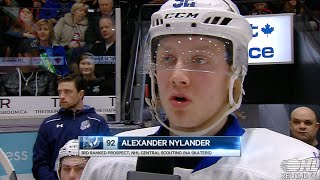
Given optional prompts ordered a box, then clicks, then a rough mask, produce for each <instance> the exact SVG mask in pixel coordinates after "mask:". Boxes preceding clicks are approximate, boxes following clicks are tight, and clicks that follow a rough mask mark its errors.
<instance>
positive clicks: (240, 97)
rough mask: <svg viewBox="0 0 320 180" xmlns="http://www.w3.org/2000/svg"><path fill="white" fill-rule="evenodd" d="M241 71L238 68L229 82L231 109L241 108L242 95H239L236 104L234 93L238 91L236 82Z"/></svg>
mask: <svg viewBox="0 0 320 180" xmlns="http://www.w3.org/2000/svg"><path fill="white" fill-rule="evenodd" d="M240 71H241V69H240V68H236V70H235V71H234V73H233V74H232V76H231V77H230V81H229V104H230V107H233V106H240V102H241V100H242V95H241V94H240V95H239V99H238V102H236V101H235V99H234V92H235V90H236V87H235V83H236V80H237V79H238V78H239V73H240ZM237 88H238V87H237ZM239 88H240V89H242V88H241V87H239ZM241 93H242V92H241Z"/></svg>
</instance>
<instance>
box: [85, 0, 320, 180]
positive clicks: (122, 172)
mask: <svg viewBox="0 0 320 180" xmlns="http://www.w3.org/2000/svg"><path fill="white" fill-rule="evenodd" d="M184 2H186V1H184ZM188 2H190V4H186V6H188V7H185V6H184V5H185V4H184V3H182V1H179V2H178V1H175V0H168V1H167V2H166V3H165V4H164V5H162V7H161V8H160V10H159V11H157V12H155V13H154V14H153V15H152V16H151V24H152V23H154V24H153V25H151V26H150V28H149V31H148V34H149V36H148V40H147V41H146V42H145V43H146V44H145V48H144V49H141V51H142V52H144V53H145V54H144V59H143V62H144V65H145V66H143V68H142V69H144V70H145V71H146V73H148V74H149V75H150V78H151V91H152V93H151V97H152V98H150V99H146V100H147V103H148V105H149V106H150V107H151V109H152V111H153V113H152V114H153V115H154V117H155V118H156V119H157V120H158V122H159V123H161V126H160V127H152V128H144V129H140V130H133V131H129V132H125V133H124V134H126V136H128V135H132V136H134V135H137V134H140V135H143V134H144V135H151V136H241V144H240V146H241V156H239V157H138V158H136V157H123V158H122V157H106V158H102V157H99V158H95V157H92V158H90V160H89V161H88V163H87V166H86V168H85V170H84V171H83V174H82V177H81V179H82V180H87V179H90V180H100V179H103V180H107V179H114V180H124V179H126V174H127V172H128V171H131V170H136V171H142V172H151V173H167V174H175V175H179V176H180V177H181V179H182V180H191V179H192V180H212V179H215V180H230V179H232V180H235V179H246V180H247V179H248V180H271V179H272V180H275V179H277V180H278V179H282V178H283V174H287V173H286V171H283V169H286V167H285V165H286V162H287V160H292V159H298V160H300V159H307V158H314V159H316V158H318V156H319V152H318V150H317V149H316V148H314V147H311V146H309V145H306V144H305V143H303V142H301V141H299V140H297V139H294V138H291V137H288V136H285V135H283V134H280V133H276V132H274V131H271V130H268V129H265V128H252V129H243V128H241V127H240V125H239V122H238V119H237V118H236V117H234V116H233V115H231V113H233V112H234V111H236V110H237V109H238V108H239V107H240V105H241V101H242V95H243V93H244V89H243V82H244V78H245V75H246V73H247V67H248V44H249V42H250V40H251V39H252V28H251V26H250V24H249V22H248V21H247V20H246V19H245V17H243V16H241V15H239V10H238V8H237V7H236V6H235V4H233V3H232V1H231V0H197V1H196V3H193V2H194V1H188ZM181 12H188V13H189V14H193V15H195V14H196V17H195V16H193V17H191V16H190V17H185V18H181V16H178V15H177V14H180V13H181ZM168 14H170V15H172V16H171V18H166V17H168ZM175 15H177V16H175ZM215 17H223V18H224V19H227V22H226V21H225V20H224V22H223V21H222V20H221V22H220V21H219V22H218V23H217V24H216V23H211V22H215ZM158 105H161V106H158ZM162 108H163V109H164V111H165V114H166V116H167V119H166V121H165V122H163V121H161V120H160V117H159V110H161V109H162ZM122 135H123V134H122ZM284 147H285V148H284ZM281 162H284V163H283V164H284V167H283V166H282V165H281ZM281 167H283V168H281ZM319 172H320V170H319V169H316V170H315V172H314V173H313V172H312V173H311V172H304V173H306V176H308V177H311V175H313V174H316V177H315V179H317V178H318V179H319V178H320V174H319Z"/></svg>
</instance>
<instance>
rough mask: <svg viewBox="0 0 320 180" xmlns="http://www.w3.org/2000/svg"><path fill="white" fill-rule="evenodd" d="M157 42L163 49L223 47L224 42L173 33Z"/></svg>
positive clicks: (222, 48)
mask: <svg viewBox="0 0 320 180" xmlns="http://www.w3.org/2000/svg"><path fill="white" fill-rule="evenodd" d="M155 43H157V42H155ZM157 44H158V45H157V46H158V48H159V47H161V48H164V49H181V48H185V49H200V50H201V49H221V50H224V49H225V48H224V47H225V45H224V42H222V41H221V40H218V39H215V38H211V37H206V36H191V35H173V36H168V37H164V38H161V40H160V41H159V43H157Z"/></svg>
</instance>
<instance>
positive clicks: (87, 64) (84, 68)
mask: <svg viewBox="0 0 320 180" xmlns="http://www.w3.org/2000/svg"><path fill="white" fill-rule="evenodd" d="M94 68H95V65H94V64H93V63H92V60H91V59H89V58H86V59H83V60H81V61H80V63H79V70H80V73H81V74H82V75H92V74H94Z"/></svg>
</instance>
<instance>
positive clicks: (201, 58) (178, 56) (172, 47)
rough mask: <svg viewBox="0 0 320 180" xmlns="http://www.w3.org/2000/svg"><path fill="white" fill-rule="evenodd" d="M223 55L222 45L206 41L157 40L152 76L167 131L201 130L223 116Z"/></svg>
mask: <svg viewBox="0 0 320 180" xmlns="http://www.w3.org/2000/svg"><path fill="white" fill-rule="evenodd" d="M225 54H226V48H225V46H224V43H223V42H222V41H220V40H217V39H214V38H210V37H205V36H193V37H191V36H169V37H165V38H163V39H162V40H160V42H159V44H158V48H157V55H156V61H157V70H156V75H157V83H158V88H159V95H160V101H161V105H162V107H163V108H164V110H165V112H166V115H167V117H168V119H169V122H170V127H171V128H174V129H176V130H181V131H187V132H193V131H198V130H202V129H204V128H207V127H208V126H209V125H211V124H212V123H214V122H215V121H216V119H217V117H218V116H219V113H221V112H225V110H226V105H227V102H228V100H227V99H228V86H229V77H230V76H229V75H227V74H228V72H229V71H230V66H229V65H228V64H227V62H226V60H225ZM168 69H169V70H168Z"/></svg>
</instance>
